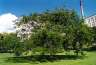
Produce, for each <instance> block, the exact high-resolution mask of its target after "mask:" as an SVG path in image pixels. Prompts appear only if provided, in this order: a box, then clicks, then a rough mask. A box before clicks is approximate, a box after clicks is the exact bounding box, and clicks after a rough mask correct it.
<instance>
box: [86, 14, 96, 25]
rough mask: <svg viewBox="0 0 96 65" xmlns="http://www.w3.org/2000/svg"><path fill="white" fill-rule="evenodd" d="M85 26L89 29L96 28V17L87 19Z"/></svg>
mask: <svg viewBox="0 0 96 65" xmlns="http://www.w3.org/2000/svg"><path fill="white" fill-rule="evenodd" d="M85 24H87V25H88V26H89V27H95V26H96V15H92V16H89V17H87V18H85Z"/></svg>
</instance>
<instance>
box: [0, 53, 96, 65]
mask: <svg viewBox="0 0 96 65" xmlns="http://www.w3.org/2000/svg"><path fill="white" fill-rule="evenodd" d="M8 57H9V58H10V57H13V55H12V54H9V53H0V65H96V52H87V54H86V57H85V58H83V59H76V60H69V59H67V60H56V61H53V62H49V61H48V62H41V63H40V62H35V63H34V62H23V63H22V62H8V61H6V60H7V59H8Z"/></svg>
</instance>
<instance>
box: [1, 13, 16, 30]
mask: <svg viewBox="0 0 96 65" xmlns="http://www.w3.org/2000/svg"><path fill="white" fill-rule="evenodd" d="M16 19H17V17H16V16H15V15H14V14H11V13H5V14H2V15H0V32H14V31H15V29H14V26H15V25H14V22H13V21H14V20H16Z"/></svg>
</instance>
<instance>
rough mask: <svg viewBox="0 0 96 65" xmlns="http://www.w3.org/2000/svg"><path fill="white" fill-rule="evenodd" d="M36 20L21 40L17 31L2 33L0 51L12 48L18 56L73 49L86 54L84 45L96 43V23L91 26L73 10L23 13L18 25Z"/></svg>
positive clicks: (51, 53)
mask: <svg viewBox="0 0 96 65" xmlns="http://www.w3.org/2000/svg"><path fill="white" fill-rule="evenodd" d="M30 21H36V22H37V23H38V24H40V25H39V26H38V27H35V28H34V29H33V30H32V34H31V36H30V38H28V39H26V40H23V42H20V40H21V39H20V38H18V37H17V36H16V33H11V34H0V52H2V51H3V52H5V51H11V52H13V53H14V54H15V55H16V56H24V55H34V54H40V55H46V54H49V55H54V54H57V53H62V52H69V51H73V52H74V54H76V55H78V54H81V55H84V53H83V51H84V50H83V49H84V48H90V47H92V46H93V45H95V44H96V27H93V28H92V27H88V26H87V25H86V24H85V23H84V22H85V21H84V20H83V19H81V18H80V16H79V15H77V13H76V12H75V11H74V10H68V9H56V10H51V11H46V12H42V13H33V14H31V15H28V16H23V18H22V19H21V20H20V22H19V23H18V24H17V26H20V25H22V24H27V23H28V22H30Z"/></svg>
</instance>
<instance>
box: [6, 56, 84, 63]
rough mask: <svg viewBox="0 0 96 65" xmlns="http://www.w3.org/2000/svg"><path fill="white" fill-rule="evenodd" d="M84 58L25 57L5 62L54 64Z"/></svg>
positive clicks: (13, 58)
mask: <svg viewBox="0 0 96 65" xmlns="http://www.w3.org/2000/svg"><path fill="white" fill-rule="evenodd" d="M82 58H83V57H82V56H76V55H34V56H25V57H9V58H7V60H6V61H5V62H13V63H29V62H47V61H49V62H54V61H57V60H76V59H82Z"/></svg>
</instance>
